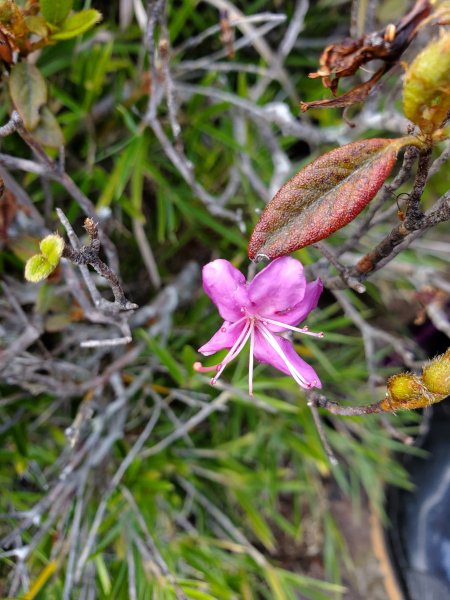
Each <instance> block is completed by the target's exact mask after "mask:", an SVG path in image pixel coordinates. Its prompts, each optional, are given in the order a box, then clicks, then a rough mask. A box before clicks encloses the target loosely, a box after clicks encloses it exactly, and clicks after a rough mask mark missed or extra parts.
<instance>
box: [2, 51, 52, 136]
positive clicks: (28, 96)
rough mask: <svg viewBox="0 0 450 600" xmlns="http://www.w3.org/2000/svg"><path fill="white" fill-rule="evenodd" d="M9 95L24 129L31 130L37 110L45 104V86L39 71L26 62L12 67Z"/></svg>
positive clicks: (37, 116)
mask: <svg viewBox="0 0 450 600" xmlns="http://www.w3.org/2000/svg"><path fill="white" fill-rule="evenodd" d="M9 93H10V94H11V99H12V101H13V103H14V106H15V107H16V110H17V112H18V113H19V115H20V116H21V118H22V120H23V122H24V124H25V127H26V128H27V129H30V130H33V129H34V128H35V127H36V126H37V124H38V122H39V116H40V115H39V110H40V108H41V106H42V105H43V104H45V103H46V102H47V84H46V83H45V79H44V78H43V77H42V75H41V73H40V71H39V69H38V68H37V67H36V66H35V65H32V64H30V63H28V62H20V63H18V64H17V65H14V66H13V67H12V69H11V74H10V76H9Z"/></svg>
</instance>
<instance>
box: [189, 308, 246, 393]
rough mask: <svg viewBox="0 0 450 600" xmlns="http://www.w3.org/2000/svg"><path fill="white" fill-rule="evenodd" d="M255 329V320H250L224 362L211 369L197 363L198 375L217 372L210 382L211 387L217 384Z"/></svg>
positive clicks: (212, 366)
mask: <svg viewBox="0 0 450 600" xmlns="http://www.w3.org/2000/svg"><path fill="white" fill-rule="evenodd" d="M253 327H254V325H253V320H250V319H249V320H248V321H247V323H246V324H245V325H244V328H243V329H242V331H241V333H240V334H239V336H238V338H237V340H236V341H235V342H234V344H233V345H232V347H231V348H230V350H229V351H228V354H227V355H226V356H225V358H224V359H223V360H221V362H220V363H218V364H216V365H211V366H210V367H204V366H203V365H202V363H201V362H195V363H194V365H193V367H194V370H195V371H197V373H209V372H210V371H216V374H215V375H214V377H213V378H212V379H211V382H210V383H211V385H214V384H216V383H217V380H218V379H219V377H220V376H221V375H222V372H223V370H224V369H225V367H226V366H227V364H228V363H229V362H231V361H232V360H233V359H234V358H236V356H237V355H238V354H239V352H240V351H241V350H242V348H243V347H244V346H245V344H246V343H247V340H248V338H249V336H250V333H251V332H252V330H253Z"/></svg>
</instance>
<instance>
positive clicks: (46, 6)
mask: <svg viewBox="0 0 450 600" xmlns="http://www.w3.org/2000/svg"><path fill="white" fill-rule="evenodd" d="M72 5H73V0H41V2H40V7H41V13H42V14H43V15H44V18H45V20H46V21H48V22H49V23H51V24H52V25H60V24H61V23H62V22H63V21H65V20H66V18H67V17H68V16H69V13H70V11H71V10H72Z"/></svg>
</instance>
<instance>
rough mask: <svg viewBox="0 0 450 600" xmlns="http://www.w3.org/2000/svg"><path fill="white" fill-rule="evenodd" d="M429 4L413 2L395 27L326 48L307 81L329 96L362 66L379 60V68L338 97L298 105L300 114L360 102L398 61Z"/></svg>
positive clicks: (426, 0) (429, 11)
mask: <svg viewBox="0 0 450 600" xmlns="http://www.w3.org/2000/svg"><path fill="white" fill-rule="evenodd" d="M431 8H432V7H431V2H429V0H417V2H416V4H415V5H414V7H413V8H412V9H411V11H410V12H409V13H408V14H406V15H405V16H404V17H403V18H402V19H400V21H399V22H398V23H397V24H396V25H392V24H389V25H387V26H386V27H385V28H384V29H381V30H380V31H373V32H371V33H367V34H366V35H364V36H362V37H361V38H359V39H357V40H353V39H350V38H347V39H346V40H344V41H343V42H342V43H340V44H331V45H330V46H327V47H326V48H325V50H324V51H323V53H322V56H321V57H320V68H319V70H318V71H317V72H316V73H310V75H309V77H311V78H316V77H321V78H322V83H323V85H324V87H326V88H329V89H331V92H332V93H333V96H335V95H336V93H337V88H338V85H339V79H340V78H341V77H349V76H351V75H354V74H355V73H356V71H357V70H358V69H359V67H361V66H362V65H364V64H366V63H368V62H370V61H372V60H382V61H383V62H384V64H383V66H382V67H381V68H380V69H378V70H377V71H376V73H375V74H374V75H373V76H372V78H371V79H369V80H368V81H366V82H365V83H363V84H360V85H357V86H356V87H355V88H353V89H352V90H350V92H347V93H346V94H344V95H342V96H340V97H339V98H336V99H335V98H332V99H330V100H317V101H313V102H302V103H301V104H300V108H301V110H302V111H303V112H305V111H306V110H308V109H309V108H320V107H329V108H332V107H345V106H351V105H352V104H355V103H357V102H362V101H363V100H364V99H365V98H366V97H367V96H368V94H369V92H370V91H371V89H372V88H373V87H374V85H375V83H376V82H377V81H378V80H379V79H380V78H381V77H382V76H383V75H384V74H385V73H387V72H388V71H389V70H390V69H391V68H392V67H393V66H394V65H395V64H396V63H397V62H398V60H399V58H400V56H401V55H402V54H403V52H404V51H405V50H406V48H407V47H408V46H409V44H410V43H411V41H412V40H413V38H414V36H415V35H416V33H417V31H418V28H419V26H420V25H421V24H422V23H423V21H424V19H426V18H427V17H428V16H429V14H430V13H431Z"/></svg>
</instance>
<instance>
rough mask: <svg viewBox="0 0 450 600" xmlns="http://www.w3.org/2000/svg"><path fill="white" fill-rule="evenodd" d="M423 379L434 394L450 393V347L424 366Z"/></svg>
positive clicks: (445, 394) (446, 394)
mask: <svg viewBox="0 0 450 600" xmlns="http://www.w3.org/2000/svg"><path fill="white" fill-rule="evenodd" d="M422 379H423V382H424V384H425V385H426V387H427V388H428V389H429V390H430V392H432V393H433V394H442V395H443V396H448V395H449V394H450V349H449V350H447V352H446V353H445V354H442V355H441V356H436V358H434V359H433V360H432V361H431V362H429V363H427V364H426V365H425V366H424V367H423V375H422Z"/></svg>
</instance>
